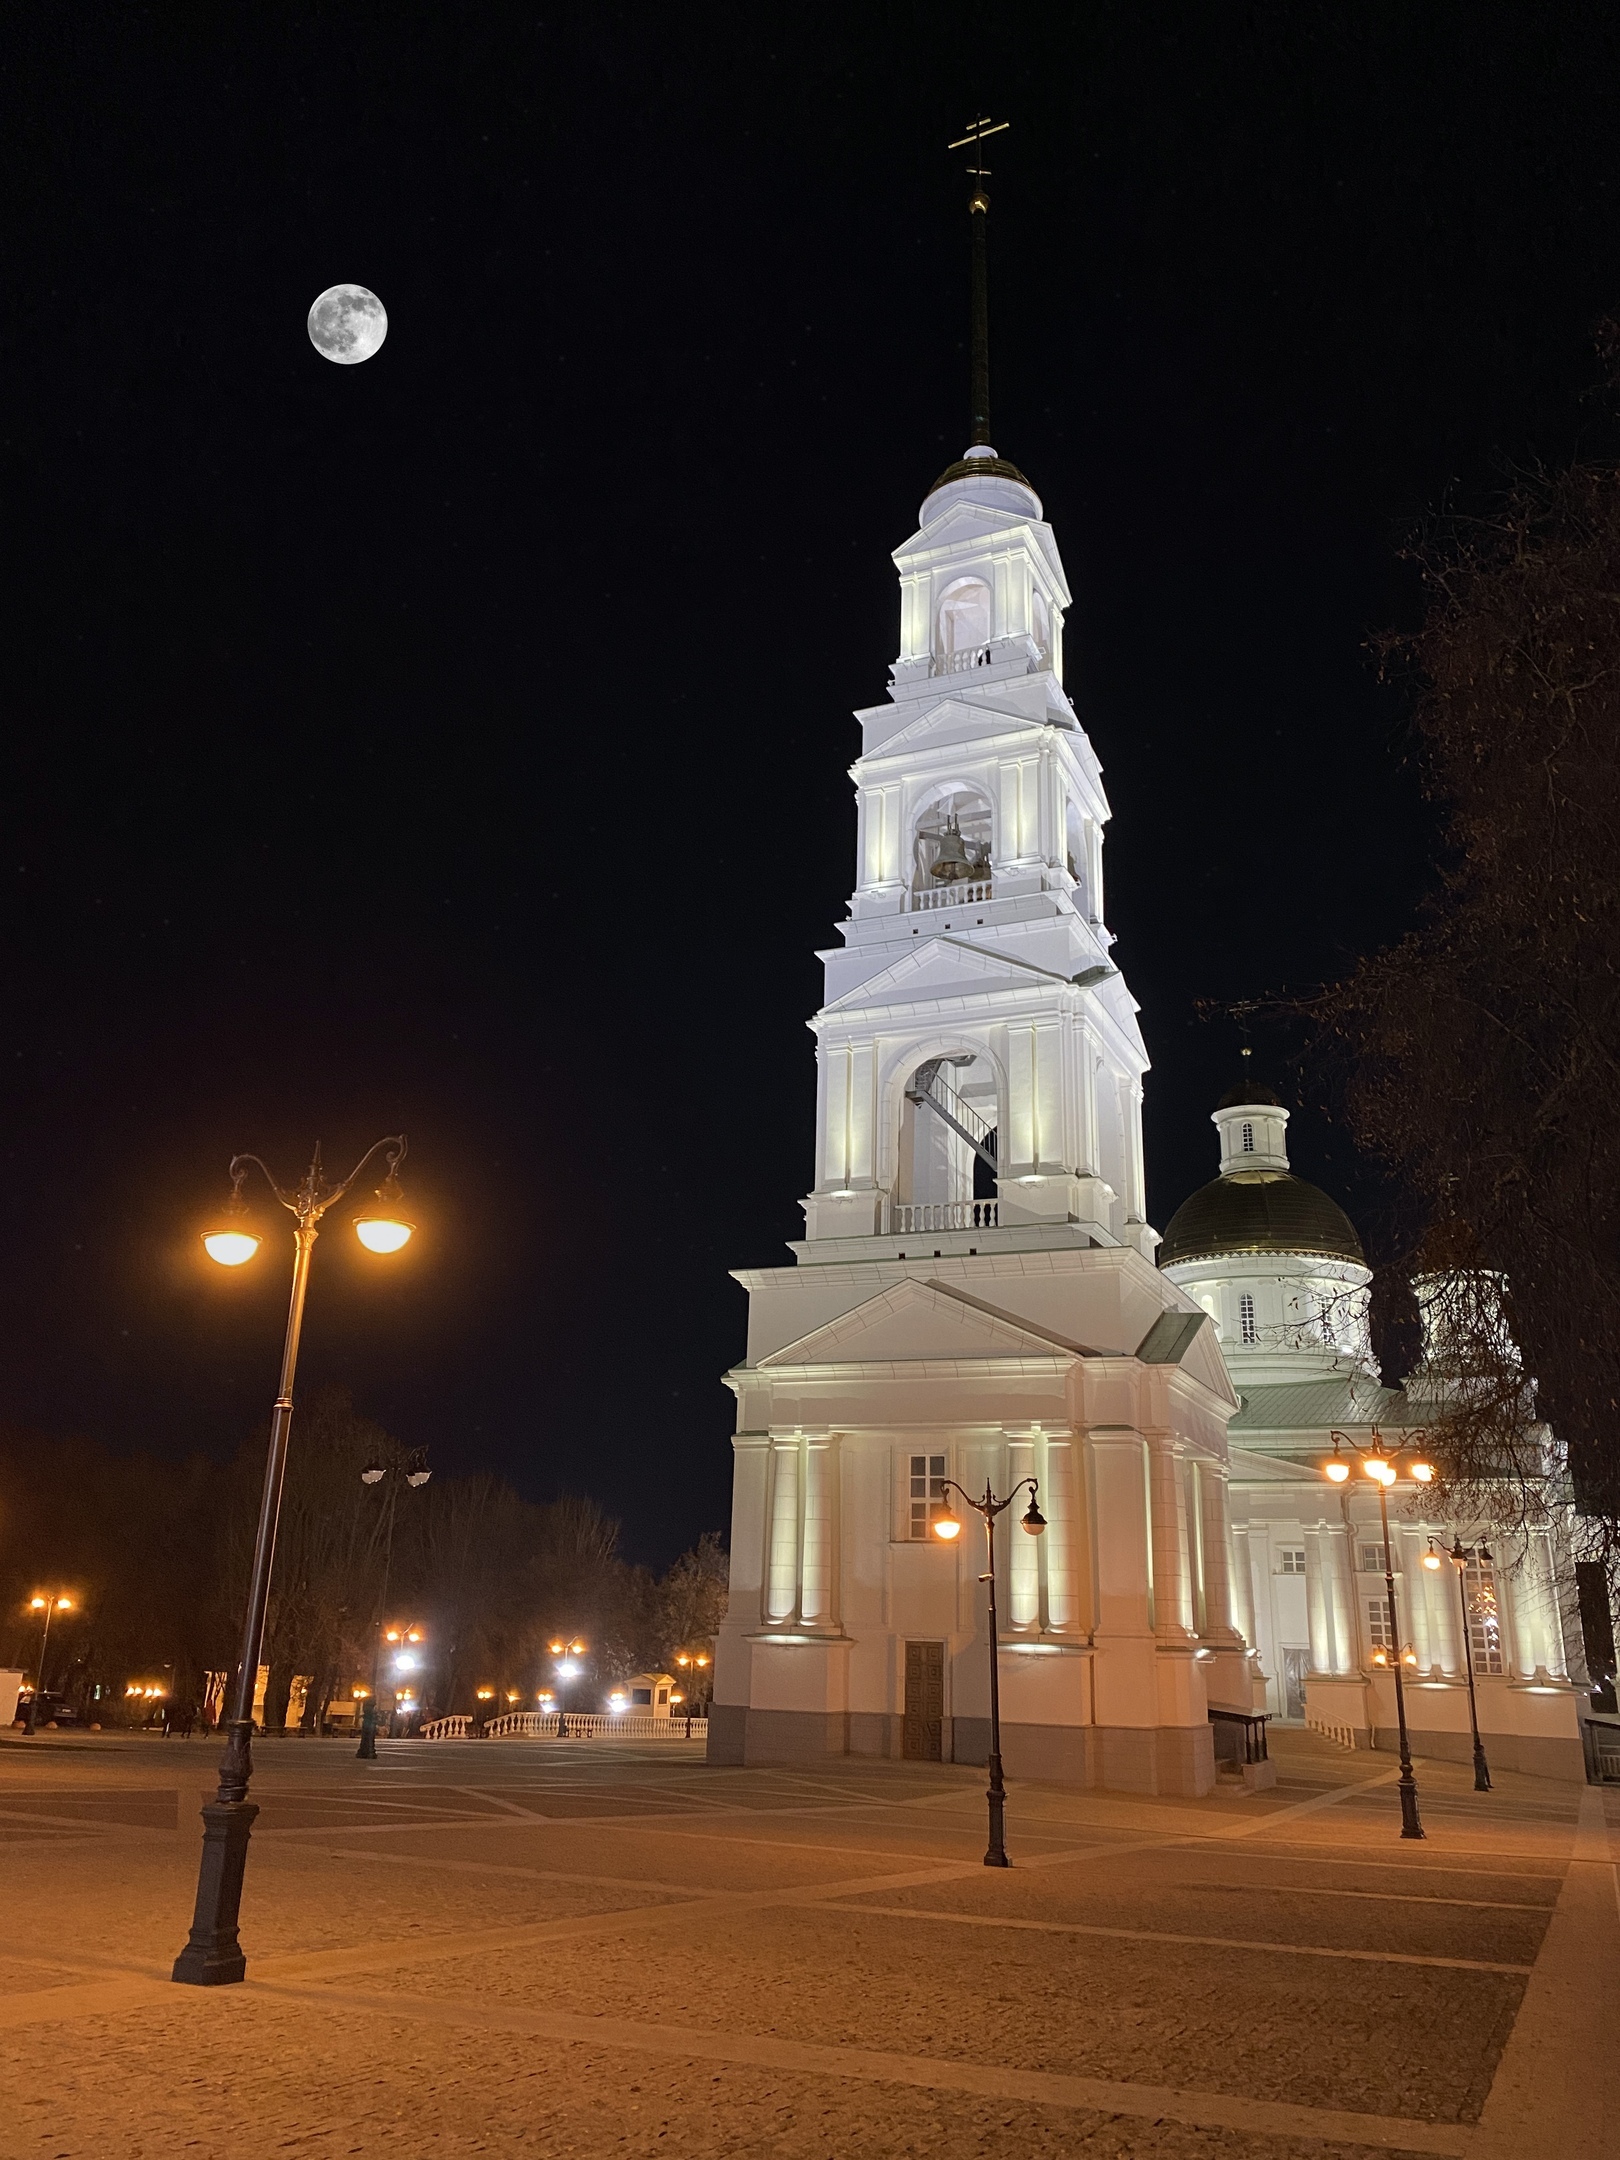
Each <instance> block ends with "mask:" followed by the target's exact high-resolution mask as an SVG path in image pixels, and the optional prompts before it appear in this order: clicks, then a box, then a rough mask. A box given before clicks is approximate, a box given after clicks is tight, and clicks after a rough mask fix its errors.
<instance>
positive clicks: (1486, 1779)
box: [1474, 1740, 1491, 1792]
mask: <svg viewBox="0 0 1620 2160" xmlns="http://www.w3.org/2000/svg"><path fill="white" fill-rule="evenodd" d="M1490 1789H1491V1767H1490V1764H1489V1763H1488V1762H1487V1761H1486V1760H1485V1750H1484V1748H1483V1747H1482V1746H1481V1745H1480V1743H1479V1742H1478V1741H1477V1740H1476V1741H1475V1742H1474V1790H1475V1792H1489V1791H1490Z"/></svg>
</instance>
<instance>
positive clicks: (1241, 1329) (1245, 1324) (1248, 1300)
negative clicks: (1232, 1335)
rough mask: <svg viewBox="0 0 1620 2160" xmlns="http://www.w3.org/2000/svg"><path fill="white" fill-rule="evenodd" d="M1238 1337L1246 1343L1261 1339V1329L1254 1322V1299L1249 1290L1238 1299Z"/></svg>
mask: <svg viewBox="0 0 1620 2160" xmlns="http://www.w3.org/2000/svg"><path fill="white" fill-rule="evenodd" d="M1238 1337H1239V1340H1240V1341H1242V1342H1246V1343H1256V1342H1258V1341H1259V1340H1260V1330H1259V1329H1258V1328H1257V1327H1256V1326H1255V1324H1254V1299H1253V1298H1252V1297H1250V1295H1249V1293H1248V1291H1247V1290H1245V1291H1244V1293H1243V1295H1242V1296H1241V1297H1240V1298H1239V1299H1238Z"/></svg>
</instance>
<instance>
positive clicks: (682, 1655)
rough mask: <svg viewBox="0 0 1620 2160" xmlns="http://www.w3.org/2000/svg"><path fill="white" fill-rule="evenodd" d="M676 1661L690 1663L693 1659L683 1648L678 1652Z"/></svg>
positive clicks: (679, 1663) (677, 1662)
mask: <svg viewBox="0 0 1620 2160" xmlns="http://www.w3.org/2000/svg"><path fill="white" fill-rule="evenodd" d="M675 1662H676V1664H677V1665H690V1664H691V1662H692V1660H691V1659H690V1658H689V1657H688V1656H687V1654H686V1652H685V1651H684V1650H682V1651H679V1652H678V1653H677V1655H676V1658H675Z"/></svg>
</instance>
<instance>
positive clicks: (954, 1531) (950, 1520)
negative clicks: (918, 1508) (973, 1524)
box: [934, 1509, 962, 1544]
mask: <svg viewBox="0 0 1620 2160" xmlns="http://www.w3.org/2000/svg"><path fill="white" fill-rule="evenodd" d="M934 1535H935V1537H937V1538H944V1539H945V1541H946V1543H947V1544H949V1542H950V1540H951V1539H952V1538H955V1537H960V1536H961V1535H962V1525H961V1523H960V1522H959V1521H958V1520H957V1518H956V1517H955V1516H954V1515H953V1514H951V1513H950V1511H949V1509H947V1510H946V1512H945V1513H944V1514H943V1515H936V1516H935V1517H934Z"/></svg>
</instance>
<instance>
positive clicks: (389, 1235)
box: [354, 1215, 416, 1253]
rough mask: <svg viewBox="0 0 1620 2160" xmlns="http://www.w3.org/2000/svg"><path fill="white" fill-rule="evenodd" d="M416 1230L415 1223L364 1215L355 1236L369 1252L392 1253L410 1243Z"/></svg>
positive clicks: (355, 1230) (356, 1228)
mask: <svg viewBox="0 0 1620 2160" xmlns="http://www.w3.org/2000/svg"><path fill="white" fill-rule="evenodd" d="M415 1228H416V1225H415V1224H414V1223H408V1222H395V1221H393V1220H391V1219H390V1217H388V1216H386V1215H362V1216H361V1217H360V1219H359V1221H358V1222H357V1223H356V1224H355V1226H354V1234H355V1236H356V1237H357V1238H358V1239H359V1240H360V1242H361V1244H362V1245H363V1246H364V1247H365V1248H366V1250H367V1252H375V1253H391V1252H398V1251H399V1249H400V1247H401V1246H402V1245H408V1244H409V1243H410V1238H411V1232H412V1231H413V1230H414V1229H415Z"/></svg>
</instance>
